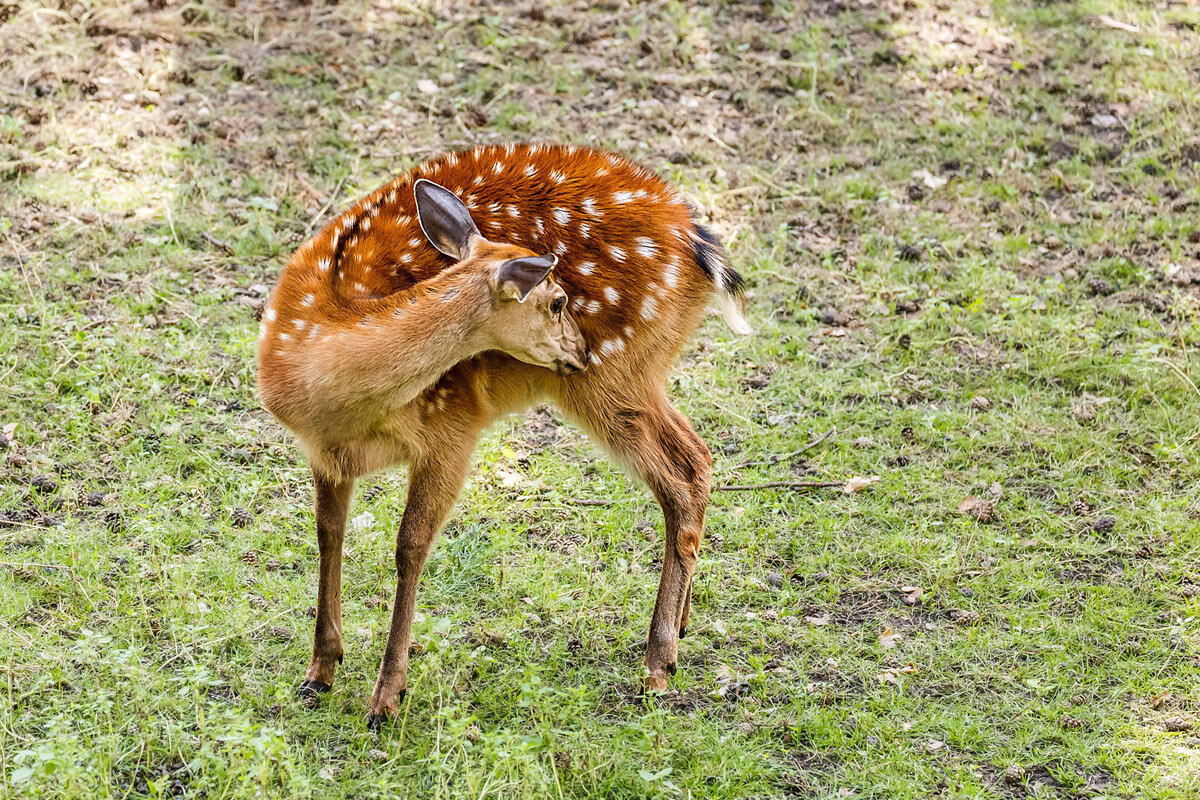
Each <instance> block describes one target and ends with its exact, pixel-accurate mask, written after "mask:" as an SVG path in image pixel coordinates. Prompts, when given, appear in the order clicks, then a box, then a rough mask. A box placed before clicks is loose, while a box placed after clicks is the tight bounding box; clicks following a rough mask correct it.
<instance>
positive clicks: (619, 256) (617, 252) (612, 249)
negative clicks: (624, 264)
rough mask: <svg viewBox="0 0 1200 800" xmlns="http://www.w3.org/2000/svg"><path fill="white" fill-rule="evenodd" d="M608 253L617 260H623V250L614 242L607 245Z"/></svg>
mask: <svg viewBox="0 0 1200 800" xmlns="http://www.w3.org/2000/svg"><path fill="white" fill-rule="evenodd" d="M608 253H609V255H611V256H612V257H613V258H614V259H616V260H617V261H624V260H625V251H624V250H622V249H621V248H619V247H617V246H616V245H615V244H614V245H610V246H609V248H608Z"/></svg>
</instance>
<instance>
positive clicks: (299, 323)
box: [292, 319, 308, 331]
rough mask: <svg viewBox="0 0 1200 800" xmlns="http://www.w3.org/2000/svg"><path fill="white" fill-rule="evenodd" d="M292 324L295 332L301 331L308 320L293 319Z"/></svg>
mask: <svg viewBox="0 0 1200 800" xmlns="http://www.w3.org/2000/svg"><path fill="white" fill-rule="evenodd" d="M292 324H293V325H295V326H296V330H298V331H302V330H304V328H305V327H306V326H307V325H308V320H304V319H294V320H292Z"/></svg>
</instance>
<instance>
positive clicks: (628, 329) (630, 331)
mask: <svg viewBox="0 0 1200 800" xmlns="http://www.w3.org/2000/svg"><path fill="white" fill-rule="evenodd" d="M625 335H626V336H628V337H629V338H630V339H632V338H633V328H631V327H630V326H628V325H626V326H625Z"/></svg>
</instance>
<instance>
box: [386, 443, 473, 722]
mask: <svg viewBox="0 0 1200 800" xmlns="http://www.w3.org/2000/svg"><path fill="white" fill-rule="evenodd" d="M471 444H472V445H473V444H474V441H473V440H472V442H471ZM470 453H471V451H470V449H469V448H466V449H465V452H461V453H457V454H451V453H439V454H438V456H437V457H436V458H431V459H424V460H421V461H418V462H415V463H413V465H412V469H411V471H410V476H409V483H408V502H407V504H406V505H405V508H404V516H403V518H401V520H400V530H399V531H398V532H397V534H396V602H395V604H394V606H393V608H392V627H391V630H390V631H389V632H388V640H387V646H386V647H385V648H384V651H383V664H382V665H381V666H380V668H379V680H378V681H377V682H376V683H375V690H374V691H373V692H372V693H371V703H370V708H369V710H368V715H367V726H368V727H370V728H372V729H375V728H378V727H379V726H380V725H382V724H383V723H384V722H386V721H387V719H388V718H389V717H392V716H394V715H395V714H396V712H397V711H398V710H399V706H400V701H401V700H402V699H403V698H404V692H405V690H406V689H407V687H408V646H409V641H410V639H411V633H412V618H413V610H414V609H415V608H416V603H417V582H418V581H419V580H420V578H421V570H422V569H423V568H424V566H425V559H426V558H427V557H428V555H429V550H430V548H431V547H432V546H433V541H434V539H435V538H436V537H437V532H438V530H439V529H440V528H441V526H442V523H443V522H444V521H445V519H446V516H447V515H448V514H449V513H450V509H451V508H452V507H453V506H454V501H455V499H456V498H457V497H458V492H459V490H460V489H461V488H462V482H463V478H464V477H465V476H466V471H467V466H468V464H469V463H470Z"/></svg>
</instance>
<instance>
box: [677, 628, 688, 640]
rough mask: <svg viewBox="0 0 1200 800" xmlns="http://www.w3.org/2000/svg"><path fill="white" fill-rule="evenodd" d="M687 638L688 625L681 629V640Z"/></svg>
mask: <svg viewBox="0 0 1200 800" xmlns="http://www.w3.org/2000/svg"><path fill="white" fill-rule="evenodd" d="M685 636H687V625H684V626H683V627H682V628H680V629H679V638H680V639H682V638H683V637H685Z"/></svg>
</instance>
